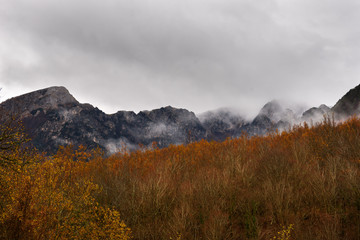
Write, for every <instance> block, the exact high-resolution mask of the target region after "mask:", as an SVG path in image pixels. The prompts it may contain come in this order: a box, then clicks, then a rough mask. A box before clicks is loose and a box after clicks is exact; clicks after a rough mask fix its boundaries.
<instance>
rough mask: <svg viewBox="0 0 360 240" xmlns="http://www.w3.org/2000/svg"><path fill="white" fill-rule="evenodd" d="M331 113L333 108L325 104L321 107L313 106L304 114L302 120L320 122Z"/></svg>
mask: <svg viewBox="0 0 360 240" xmlns="http://www.w3.org/2000/svg"><path fill="white" fill-rule="evenodd" d="M328 114H331V108H330V107H328V106H326V105H325V104H321V105H320V106H319V107H312V108H310V109H308V110H306V111H305V112H304V113H303V114H302V117H301V119H302V121H304V122H318V121H321V120H322V119H324V116H326V115H328Z"/></svg>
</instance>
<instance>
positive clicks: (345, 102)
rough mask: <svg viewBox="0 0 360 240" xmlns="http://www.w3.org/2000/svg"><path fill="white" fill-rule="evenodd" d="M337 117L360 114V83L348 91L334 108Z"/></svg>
mask: <svg viewBox="0 0 360 240" xmlns="http://www.w3.org/2000/svg"><path fill="white" fill-rule="evenodd" d="M332 111H333V112H334V113H335V114H336V115H337V117H349V116H351V115H354V114H355V115H358V114H360V85H358V86H356V87H355V88H353V89H351V90H350V91H349V92H347V93H346V94H345V95H344V96H343V97H342V98H341V99H340V100H339V101H338V102H337V103H336V104H335V106H334V107H333V108H332Z"/></svg>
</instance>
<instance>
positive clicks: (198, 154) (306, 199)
mask: <svg viewBox="0 0 360 240" xmlns="http://www.w3.org/2000/svg"><path fill="white" fill-rule="evenodd" d="M19 155H22V153H20V152H19ZM24 156H25V155H24ZM26 159H27V160H29V162H30V163H31V164H26V165H24V166H22V167H21V168H20V169H21V171H8V170H6V169H5V168H4V167H2V168H1V171H2V174H3V175H2V178H1V179H2V184H3V185H4V186H5V185H6V186H7V187H6V188H2V190H1V191H2V192H3V193H4V194H3V197H1V199H0V201H1V203H0V204H1V205H0V206H1V209H2V212H1V215H0V223H1V224H0V226H1V227H0V238H3V239H4V238H5V239H6V237H9V236H11V237H10V239H129V238H131V237H133V239H271V238H273V239H275V238H276V239H281V238H285V237H286V239H359V237H360V224H359V223H360V120H359V119H358V118H351V119H349V120H347V121H345V122H343V123H335V122H334V121H332V120H331V119H325V120H324V121H323V122H322V123H320V124H318V125H315V126H309V125H307V124H303V125H301V126H294V127H293V128H292V129H291V130H289V131H285V132H272V133H270V134H268V135H267V136H263V137H260V136H256V137H251V138H250V137H248V136H246V135H244V136H242V137H239V138H236V139H227V140H226V141H224V142H207V141H204V140H203V141H200V142H195V143H190V144H187V145H178V146H169V147H168V148H164V149H159V148H157V147H156V145H154V146H153V148H152V149H146V148H144V147H143V148H141V149H139V150H138V151H134V152H128V151H122V152H119V153H117V154H114V155H111V156H105V155H104V154H103V153H102V152H101V150H92V151H88V150H86V148H84V147H79V148H72V147H66V148H62V149H60V150H59V152H58V153H57V154H55V155H54V156H50V157H49V156H42V155H40V154H32V155H31V154H27V155H26ZM5 193H6V194H5ZM125 222H126V225H125ZM130 228H131V230H130Z"/></svg>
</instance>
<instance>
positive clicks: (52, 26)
mask: <svg viewBox="0 0 360 240" xmlns="http://www.w3.org/2000/svg"><path fill="white" fill-rule="evenodd" d="M359 23H360V1H359V0H341V1H339V0H316V1H315V0H131V1H129V0H101V1H99V0H61V1H59V0H0V26H1V27H0V87H2V91H1V92H0V96H1V100H5V99H6V98H9V97H13V96H17V95H20V94H23V93H26V92H29V91H33V90H37V89H40V88H45V87H49V86H65V87H66V88H68V90H69V91H70V92H71V93H72V94H73V96H74V97H75V98H77V99H78V100H79V101H80V102H88V103H91V104H93V105H94V106H97V107H98V108H100V109H101V110H103V111H105V112H107V113H113V112H116V111H117V110H133V111H135V112H137V111H140V110H144V109H149V110H150V109H154V108H159V107H162V106H167V105H172V106H174V107H179V108H187V109H189V110H191V111H194V112H196V113H201V112H204V111H206V110H211V109H216V108H219V107H234V108H237V109H239V110H240V111H242V112H244V113H247V114H250V115H251V114H255V113H256V112H257V111H258V110H259V109H260V108H261V107H262V106H263V105H264V104H265V103H266V102H268V101H270V100H272V99H282V100H286V101H288V102H298V103H301V104H307V105H308V106H318V105H320V104H321V103H325V104H327V105H334V104H335V103H336V101H337V100H338V99H339V98H340V97H341V96H342V95H344V94H345V93H346V92H347V91H348V90H349V89H350V88H353V87H355V86H356V85H358V84H359V83H360V27H359Z"/></svg>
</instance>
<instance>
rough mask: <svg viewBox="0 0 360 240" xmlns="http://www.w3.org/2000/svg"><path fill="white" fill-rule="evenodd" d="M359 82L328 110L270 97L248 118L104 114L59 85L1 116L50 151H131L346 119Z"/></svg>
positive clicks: (355, 110) (173, 112)
mask: <svg viewBox="0 0 360 240" xmlns="http://www.w3.org/2000/svg"><path fill="white" fill-rule="evenodd" d="M359 106H360V86H358V87H356V88H354V89H352V90H350V91H349V92H348V93H347V94H346V95H345V96H344V97H342V98H341V99H340V100H339V101H338V102H337V104H336V105H335V106H334V107H333V108H332V109H330V108H329V107H328V106H326V105H321V106H319V107H313V108H310V109H308V110H306V111H305V112H303V113H302V114H298V113H297V114H295V112H294V111H293V110H291V109H289V108H286V107H284V106H283V104H282V103H280V102H278V101H276V100H273V101H270V102H268V103H266V104H265V105H264V106H263V108H262V109H260V111H259V113H258V115H257V116H256V117H255V118H254V119H252V120H246V119H245V117H243V116H242V115H241V114H238V113H236V111H232V110H229V109H225V108H224V109H219V110H216V111H209V112H206V113H203V114H201V115H198V116H196V115H195V114H194V113H193V112H191V111H189V110H186V109H178V108H174V107H171V106H167V107H163V108H160V109H154V110H151V111H141V112H139V113H134V112H131V111H118V112H117V113H115V114H105V113H104V112H102V111H101V110H100V109H98V108H95V107H93V106H92V105H90V104H81V103H79V102H78V101H77V100H76V99H75V98H74V97H73V96H72V95H71V94H70V93H69V91H68V90H67V89H65V88H64V87H50V88H46V89H42V90H38V91H35V92H31V93H28V94H24V95H22V96H18V97H15V98H12V99H9V100H7V101H5V102H3V103H1V104H0V112H1V118H2V119H3V120H6V119H7V118H8V117H9V116H15V117H16V118H17V119H18V120H20V121H21V122H23V124H24V126H25V130H26V132H27V134H28V135H29V137H30V138H31V139H32V144H33V145H34V146H35V147H37V148H38V149H40V150H42V151H47V152H49V153H55V152H56V151H57V149H58V147H59V146H62V145H64V146H66V145H75V146H79V145H85V146H87V147H88V148H97V147H100V148H102V149H104V150H105V151H106V152H107V153H109V154H111V153H115V152H117V151H119V150H121V149H124V148H126V149H128V150H130V151H133V150H136V149H138V148H139V145H142V146H146V147H151V146H152V144H153V143H156V145H157V146H158V147H160V148H163V147H167V146H170V145H179V144H187V143H191V142H196V141H200V140H202V139H205V140H208V141H212V140H215V141H224V140H225V139H227V138H237V137H240V136H241V135H242V134H244V133H245V134H247V135H248V136H255V135H265V134H267V133H268V132H269V131H270V132H271V131H274V130H280V131H283V130H287V129H289V128H291V126H293V125H294V124H301V123H303V122H308V123H316V122H319V121H321V120H323V119H324V116H331V115H332V114H333V113H334V114H335V116H336V118H337V119H346V118H348V117H350V116H352V115H358V114H359V113H360V110H359Z"/></svg>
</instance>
